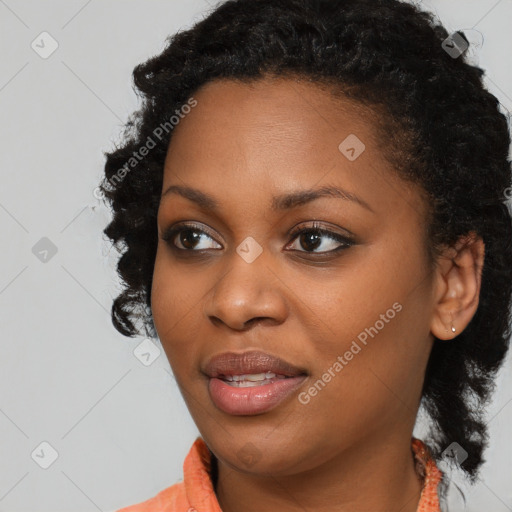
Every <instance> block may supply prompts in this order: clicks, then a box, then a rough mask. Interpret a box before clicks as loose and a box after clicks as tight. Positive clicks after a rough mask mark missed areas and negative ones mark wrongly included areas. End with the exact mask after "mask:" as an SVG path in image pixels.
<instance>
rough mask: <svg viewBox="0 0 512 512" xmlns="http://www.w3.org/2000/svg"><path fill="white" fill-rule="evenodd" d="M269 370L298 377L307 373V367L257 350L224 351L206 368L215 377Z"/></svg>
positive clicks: (251, 373)
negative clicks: (303, 367)
mask: <svg viewBox="0 0 512 512" xmlns="http://www.w3.org/2000/svg"><path fill="white" fill-rule="evenodd" d="M268 372H270V373H275V374H276V375H282V376H284V377H296V376H298V375H305V374H306V373H307V372H306V370H305V369H302V368H297V367H296V366H293V365H292V364H290V363H288V362H286V361H284V360H283V359H280V358H278V357H275V356H272V355H270V354H266V353H265V352H260V351H257V350H253V351H250V352H244V353H242V354H237V353H235V352H224V353H223V354H219V355H217V356H214V357H212V358H211V359H210V360H209V361H208V363H207V364H206V367H205V369H204V373H205V374H206V375H208V376H209V377H214V378H224V377H227V376H233V375H254V374H261V373H268Z"/></svg>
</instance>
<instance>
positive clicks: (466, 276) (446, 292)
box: [430, 232, 485, 340]
mask: <svg viewBox="0 0 512 512" xmlns="http://www.w3.org/2000/svg"><path fill="white" fill-rule="evenodd" d="M484 254H485V245H484V242H483V240H482V238H481V237H478V236H477V235H476V233H474V232H471V233H470V234H468V235H467V236H465V237H462V238H460V239H459V240H458V241H457V243H456V244H455V246H450V247H448V248H446V249H445V250H444V251H443V253H442V255H441V256H440V257H439V260H438V263H437V267H436V270H435V272H436V279H435V289H434V293H435V303H434V311H433V316H432V321H431V325H430V330H431V332H432V334H433V335H434V336H436V337H437V338H439V339H442V340H449V339H452V338H455V337H456V336H458V335H459V334H460V333H461V332H462V331H463V330H464V329H465V328H466V326H467V325H468V324H469V322H470V321H471V319H472V318H473V316H474V314H475V312H476V310H477V307H478V300H479V295H480V285H481V280H482V269H483V265H484ZM452 325H453V327H454V328H455V332H452Z"/></svg>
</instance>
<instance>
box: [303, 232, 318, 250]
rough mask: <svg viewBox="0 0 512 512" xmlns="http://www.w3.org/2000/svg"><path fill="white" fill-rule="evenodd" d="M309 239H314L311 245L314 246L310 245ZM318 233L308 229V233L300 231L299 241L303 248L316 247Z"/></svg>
mask: <svg viewBox="0 0 512 512" xmlns="http://www.w3.org/2000/svg"><path fill="white" fill-rule="evenodd" d="M311 239H314V241H313V245H314V247H311V244H310V242H311ZM319 242H320V234H319V233H316V232H314V231H310V232H309V234H305V233H302V235H301V236H300V243H301V245H302V247H304V249H311V250H313V249H316V248H317V247H318V246H319V245H320V244H319Z"/></svg>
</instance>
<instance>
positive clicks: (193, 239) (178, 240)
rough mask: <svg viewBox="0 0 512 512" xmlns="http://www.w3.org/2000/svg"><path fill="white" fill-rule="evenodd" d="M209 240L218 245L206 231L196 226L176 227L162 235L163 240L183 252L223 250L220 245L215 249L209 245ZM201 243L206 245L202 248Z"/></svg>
mask: <svg viewBox="0 0 512 512" xmlns="http://www.w3.org/2000/svg"><path fill="white" fill-rule="evenodd" d="M208 239H209V240H212V241H213V242H214V243H215V244H217V242H215V241H214V240H213V238H212V237H211V236H210V235H209V234H208V233H207V232H206V231H205V230H203V229H199V228H198V227H197V226H196V225H195V224H181V225H178V226H174V227H172V228H171V229H168V230H167V231H165V232H164V234H163V235H162V240H165V241H166V242H167V243H168V244H169V245H170V246H171V247H172V248H174V249H179V250H182V251H192V250H195V251H202V250H206V249H219V248H220V249H222V246H220V244H217V245H218V247H213V246H212V244H211V243H207V241H208ZM201 243H203V244H204V246H203V247H201ZM178 244H179V245H178ZM198 247H199V248H198Z"/></svg>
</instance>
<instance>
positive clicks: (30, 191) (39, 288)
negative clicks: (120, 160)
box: [0, 0, 512, 512]
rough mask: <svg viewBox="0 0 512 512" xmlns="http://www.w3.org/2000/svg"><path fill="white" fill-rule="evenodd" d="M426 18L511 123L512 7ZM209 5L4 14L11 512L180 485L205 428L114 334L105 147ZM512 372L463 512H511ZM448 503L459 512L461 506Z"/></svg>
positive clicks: (157, 368) (3, 212) (0, 74)
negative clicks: (466, 57)
mask: <svg viewBox="0 0 512 512" xmlns="http://www.w3.org/2000/svg"><path fill="white" fill-rule="evenodd" d="M212 5H213V1H212ZM423 5H424V7H425V8H428V9H431V10H434V11H436V12H437V13H438V15H439V17H440V19H441V20H442V21H443V22H444V24H445V26H446V27H447V29H448V30H449V31H450V32H452V31H453V30H456V29H472V30H471V31H470V32H468V34H469V35H470V38H471V40H472V43H473V44H472V47H471V50H470V51H471V55H472V58H473V59H474V61H475V62H476V63H479V64H480V65H481V66H482V67H484V69H486V72H487V76H486V84H487V86H488V87H489V89H490V90H491V91H492V92H493V93H494V94H495V95H496V96H497V97H498V99H499V100H500V102H501V103H502V105H503V108H504V109H508V110H509V111H510V110H512V99H511V98H512V80H511V79H512V61H511V58H510V49H511V48H512V33H511V30H510V28H511V27H510V25H511V21H512V0H500V1H496V0H471V1H468V0H457V1H454V0H432V1H429V2H427V1H426V0H425V1H424V2H423ZM209 9H211V6H210V5H209V3H208V2H207V1H206V0H186V1H185V0H165V1H162V0H152V1H151V2H143V1H142V0H123V1H122V2H120V1H117V2H115V1H112V0H101V1H100V0H89V1H86V0H80V1H69V0H67V1H64V0H60V1H44V2H37V1H28V0H0V43H1V44H0V48H1V49H0V51H1V60H0V119H1V122H0V173H1V184H2V185H1V188H0V229H1V233H2V251H1V260H0V261H1V273H0V311H1V323H0V328H1V347H2V352H1V360H0V365H1V372H0V389H1V392H0V434H1V437H0V450H1V453H0V459H1V461H2V463H1V465H0V511H19V512H22V511H23V512H25V511H27V512H28V511H37V512H46V511H52V512H59V511H70V510H73V511H75V512H89V511H91V512H94V511H96V510H100V511H103V512H107V511H113V510H116V509H118V508H120V507H122V506H127V505H131V504H134V503H138V502H140V501H143V500H146V499H149V498H150V497H152V496H154V495H155V494H156V493H158V492H159V491H161V490H163V489H164V488H166V487H168V486H169V485H171V484H173V483H175V482H176V481H178V480H179V479H181V477H182V464H183V459H184V457H185V456H186V454H187V452H188V450H189V448H190V446H191V444H192V442H193V440H194V439H195V437H196V436H197V435H198V431H197V429H196V427H195V425H194V424H193V422H192V420H191V418H190V416H189V415H188V411H187V409H186V407H185V405H184V402H183V400H182V398H181V396H180V394H179V391H178V389H177V386H176V383H175V381H174V379H173V377H172V375H171V372H170V367H169V364H168V362H167V359H166V358H165V354H164V352H163V350H162V351H161V352H160V355H159V357H156V359H154V361H153V362H152V363H151V364H150V365H145V364H143V362H142V361H141V360H140V359H139V358H137V357H136V356H135V355H134V350H135V349H136V348H137V346H139V345H140V343H141V342H142V341H143V339H144V338H142V337H141V338H137V339H129V338H125V337H123V336H121V335H120V334H119V333H117V331H115V329H114V327H113V326H112V324H111V321H110V316H109V311H110V306H111V301H112V299H113V297H115V296H116V295H117V293H118V292H119V290H120V284H119V281H118V278H117V276H116V274H115V270H114V265H115V262H116V260H117V254H116V252H115V251H114V250H109V248H110V245H109V243H108V242H106V241H104V240H103V237H102V234H101V231H102V229H103V228H104V227H105V225H106V224H107V222H108V220H109V212H108V211H107V209H106V208H105V207H104V206H103V203H102V202H101V201H100V200H99V199H98V198H97V197H95V193H94V189H95V188H96V186H97V184H98V181H99V179H100V178H101V175H102V170H103V164H104V159H103V154H102V151H107V150H111V149H112V148H113V144H114V142H115V141H118V140H119V137H120V130H121V128H122V125H123V123H124V122H125V121H126V118H127V116H128V115H129V113H131V112H132V111H133V110H134V109H135V108H137V106H138V100H137V98H136V96H135V93H134V92H133V90H132V86H131V72H132V69H133V67H134V66H135V65H136V64H138V63H139V62H142V61H144V60H145V59H147V58H148V57H150V56H151V55H154V54H156V53H159V52H160V51H161V50H162V49H163V48H164V43H165V38H166V37H167V36H168V35H170V34H172V33H174V32H176V31H177V30H178V29H180V28H186V27H189V26H190V25H191V24H192V23H193V22H195V21H198V20H199V19H200V18H201V17H203V16H204V15H205V14H206V13H207V11H208V10H209ZM44 31H46V32H48V33H49V34H50V35H51V37H52V38H53V39H54V40H55V41H57V43H58V48H57V50H56V51H55V52H54V53H53V54H52V55H50V56H49V57H48V58H46V59H44V58H42V57H41V56H40V54H38V53H36V51H35V50H34V49H33V48H32V47H31V44H32V42H33V41H35V43H34V44H38V45H39V48H38V51H39V52H43V51H48V50H49V49H51V40H50V39H49V38H48V36H40V34H41V33H42V32H44ZM41 39H43V42H41ZM43 45H44V48H43ZM43 237H46V238H47V239H49V240H50V241H51V247H54V248H55V249H56V251H57V252H56V253H55V254H52V251H51V248H49V242H48V240H43V241H40V240H41V239H42V238H43ZM36 244H39V245H36ZM34 246H35V247H36V248H35V249H33V248H34ZM48 248H49V252H48V253H46V254H45V253H44V252H42V251H44V249H48ZM55 249H54V251H55ZM34 253H35V254H34ZM45 258H46V261H41V259H43V260H44V259H45ZM156 343H157V345H156V346H155V348H154V349H153V351H154V355H155V356H157V355H158V352H157V351H158V346H159V345H158V342H156ZM152 357H154V356H152ZM510 363H511V358H510V357H509V358H508V360H507V361H506V363H505V369H504V370H503V371H502V372H501V373H500V375H499V379H498V391H497V393H496V394H495V395H494V397H493V401H492V403H491V405H490V407H489V410H488V418H489V428H490V434H491V445H490V448H489V450H488V451H487V452H486V456H487V459H488V462H487V463H486V464H485V466H484V467H483V469H482V472H481V475H480V479H479V481H478V482H477V484H476V485H475V486H474V487H473V488H469V487H467V486H465V487H463V489H464V490H465V492H466V495H467V497H468V503H469V504H468V506H467V509H466V510H468V511H474V512H476V511H482V510H485V511H486V512H505V511H507V510H509V511H510V510H512V485H511V483H512V473H511V471H510V460H511V458H512V447H511V443H510V433H511V427H510V425H511V424H512V405H511V401H512V385H511V384H512V373H511V371H510V367H511V364H510ZM422 431H423V428H422V421H421V420H420V421H419V423H418V426H417V435H421V432H422ZM507 434H508V435H507ZM43 442H46V443H49V445H51V447H52V448H50V447H48V446H47V445H41V443H43ZM52 449H53V450H55V451H56V452H57V453H58V456H57V458H56V460H55V461H54V462H53V463H52V464H51V465H50V466H49V467H48V468H47V469H43V467H41V465H43V466H44V465H45V464H49V463H50V462H51V456H52ZM454 478H455V479H456V480H457V479H458V478H459V477H458V476H457V475H454ZM459 485H462V484H460V483H459ZM451 496H452V498H451V501H452V506H453V508H452V510H453V511H454V512H457V511H458V510H464V507H463V505H462V504H461V500H460V499H459V498H457V493H455V492H453V493H452V494H451Z"/></svg>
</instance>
